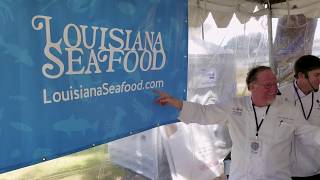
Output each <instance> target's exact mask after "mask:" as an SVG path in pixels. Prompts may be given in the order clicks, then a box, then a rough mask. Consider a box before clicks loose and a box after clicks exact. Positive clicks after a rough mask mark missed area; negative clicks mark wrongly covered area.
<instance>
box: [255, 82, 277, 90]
mask: <svg viewBox="0 0 320 180" xmlns="http://www.w3.org/2000/svg"><path fill="white" fill-rule="evenodd" d="M254 84H255V85H258V86H261V87H263V88H265V89H271V88H274V87H278V84H277V83H266V84H260V83H254Z"/></svg>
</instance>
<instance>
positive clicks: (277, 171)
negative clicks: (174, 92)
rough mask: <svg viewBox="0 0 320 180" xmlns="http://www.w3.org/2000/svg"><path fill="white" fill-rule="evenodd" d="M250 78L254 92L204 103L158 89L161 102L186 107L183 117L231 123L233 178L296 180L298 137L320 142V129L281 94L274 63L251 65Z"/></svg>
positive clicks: (192, 120) (309, 143)
mask: <svg viewBox="0 0 320 180" xmlns="http://www.w3.org/2000/svg"><path fill="white" fill-rule="evenodd" d="M246 83H247V85H248V89H249V91H250V92H251V96H245V97H237V98H234V99H233V100H231V101H229V102H225V103H220V104H215V105H200V104H196V103H191V102H186V101H181V100H178V99H176V98H174V97H172V96H170V95H169V94H167V93H165V92H161V91H156V93H158V95H159V97H158V98H157V100H156V102H157V103H159V104H160V105H166V104H168V105H171V106H173V107H176V108H178V109H181V112H180V116H179V119H180V120H181V121H182V122H185V123H198V124H204V125H206V124H217V123H220V124H226V125H227V126H228V128H229V132H230V137H231V140H232V143H233V144H232V149H231V152H232V153H231V156H232V157H231V158H232V162H231V167H230V176H229V179H230V180H290V179H291V171H290V153H291V151H292V148H291V146H292V142H293V139H294V137H296V136H297V137H301V139H303V143H304V144H306V145H316V144H320V129H319V128H318V127H316V126H312V125H309V124H308V123H307V122H306V121H305V120H304V118H303V116H302V114H301V113H300V111H298V110H297V108H296V107H295V106H294V105H291V104H289V103H286V102H285V101H283V100H281V98H279V99H276V96H277V79H276V76H275V75H274V73H273V72H272V70H271V69H270V67H266V66H258V67H255V68H253V69H251V70H250V71H249V73H248V75H247V78H246ZM319 147H320V146H319Z"/></svg>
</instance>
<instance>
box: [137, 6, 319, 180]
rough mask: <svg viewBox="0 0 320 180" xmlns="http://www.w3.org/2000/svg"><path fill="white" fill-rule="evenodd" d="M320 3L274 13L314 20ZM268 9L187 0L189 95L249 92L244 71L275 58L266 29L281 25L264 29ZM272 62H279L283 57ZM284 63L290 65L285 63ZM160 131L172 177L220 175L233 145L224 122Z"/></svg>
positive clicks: (204, 100)
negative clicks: (303, 15)
mask: <svg viewBox="0 0 320 180" xmlns="http://www.w3.org/2000/svg"><path fill="white" fill-rule="evenodd" d="M319 2H320V1H319V0H318V1H302V2H301V1H287V2H284V3H279V4H273V5H272V6H271V9H272V16H273V17H284V16H286V15H288V14H289V15H291V16H290V17H296V15H297V14H300V13H301V12H306V13H305V17H306V18H307V19H309V21H310V22H311V21H312V22H314V21H315V20H312V19H311V18H314V17H318V16H319V10H318V9H319V8H314V7H318V5H319ZM267 8H268V6H267V5H266V4H260V3H256V2H253V1H244V0H242V1H234V0H224V1H221V0H190V1H189V59H188V60H189V72H188V73H189V76H188V99H187V100H189V101H193V102H198V103H201V104H213V103H216V102H220V101H224V100H227V99H228V98H231V97H233V96H235V95H237V94H238V95H244V94H246V93H247V91H246V89H247V88H246V86H245V82H244V78H245V75H246V72H247V70H248V69H249V68H250V67H252V66H255V65H270V63H271V64H272V63H274V62H272V61H270V60H269V59H272V57H270V56H269V54H270V53H269V52H268V49H272V48H269V46H270V45H272V44H273V42H272V43H268V39H269V40H272V39H273V40H275V38H272V33H271V32H272V31H271V32H270V30H273V34H274V35H277V33H279V32H277V31H276V29H277V27H279V26H277V23H275V24H273V29H268V26H270V24H268V22H269V23H270V22H272V21H269V20H268V16H267V15H268V13H269V9H267ZM273 22H275V21H273ZM288 23H290V22H289V21H288ZM315 26H316V24H315ZM308 27H310V26H308ZM306 29H307V28H306ZM278 31H280V30H278ZM306 34H314V32H313V33H306V31H303V32H301V36H303V37H304V38H305V37H306V36H305V35H306ZM270 36H271V37H270ZM311 39H313V36H309V37H308V38H305V41H304V42H310V40H311ZM288 43H289V44H286V46H290V43H291V42H290V41H288ZM304 44H306V43H304ZM306 46H308V48H303V49H304V51H302V52H300V53H299V54H300V55H302V54H306V53H312V50H311V47H313V44H312V43H311V44H310V43H309V45H306ZM313 49H314V48H313ZM275 52H276V51H275ZM296 57H297V56H296ZM276 63H277V65H278V64H281V63H282V62H280V61H277V62H276ZM290 63H292V62H290ZM282 65H283V63H282ZM285 66H286V67H290V68H291V66H290V65H288V63H286V64H285ZM276 67H278V68H282V67H280V66H276ZM156 131H158V130H156ZM158 132H159V131H158ZM160 134H161V141H158V143H160V142H161V145H157V147H159V148H163V149H164V153H165V156H156V157H162V158H167V160H168V163H169V166H170V172H171V178H172V179H179V180H180V179H183V180H184V179H188V180H192V179H201V180H202V179H212V178H215V177H216V178H219V177H220V178H221V176H223V174H224V172H223V170H222V168H223V163H222V160H223V158H224V156H225V155H226V154H227V152H228V150H229V148H230V147H231V140H230V138H229V136H228V131H227V129H226V128H225V127H223V126H219V125H215V126H199V125H185V124H183V123H177V124H172V125H167V126H163V127H161V131H160ZM131 150H132V149H131ZM140 151H141V150H140ZM204 151H205V153H203V152H204ZM157 152H158V153H159V152H160V151H159V150H158V151H157ZM161 152H162V150H161ZM139 159H143V157H140V158H139ZM162 161H163V159H160V160H159V159H158V160H157V163H156V164H157V165H159V164H160V163H159V162H162ZM197 166H199V167H202V169H201V168H197ZM155 167H156V166H155ZM203 167H205V168H203ZM157 168H159V166H158V167H157ZM199 169H200V170H199ZM140 173H141V172H140ZM200 174H201V175H202V176H200ZM160 177H162V175H161V174H160V173H159V172H158V173H155V174H154V175H153V176H152V177H151V179H160Z"/></svg>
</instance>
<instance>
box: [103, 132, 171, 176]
mask: <svg viewBox="0 0 320 180" xmlns="http://www.w3.org/2000/svg"><path fill="white" fill-rule="evenodd" d="M108 150H109V157H110V160H111V162H113V163H115V164H117V165H119V166H121V167H125V168H127V169H130V170H131V171H133V172H135V173H137V174H140V175H142V176H144V177H146V178H148V179H157V180H168V179H170V170H169V165H168V162H167V158H166V156H165V153H164V148H163V146H162V138H161V135H160V133H159V128H154V129H150V130H148V131H144V132H142V133H139V134H136V135H132V136H129V137H125V138H122V139H119V140H116V141H113V142H111V143H109V144H108Z"/></svg>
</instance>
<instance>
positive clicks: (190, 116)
mask: <svg viewBox="0 0 320 180" xmlns="http://www.w3.org/2000/svg"><path fill="white" fill-rule="evenodd" d="M230 113H231V112H228V108H227V107H226V106H225V105H222V104H220V105H216V104H214V105H213V104H212V105H201V104H197V103H192V102H186V101H184V102H183V106H182V110H181V112H180V116H179V117H178V119H180V120H181V121H182V122H184V123H187V124H188V123H198V124H201V125H208V124H226V122H227V121H228V120H229V119H230Z"/></svg>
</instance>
